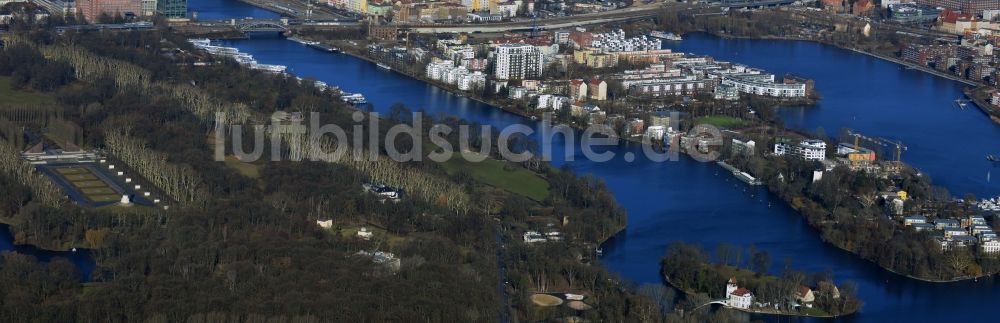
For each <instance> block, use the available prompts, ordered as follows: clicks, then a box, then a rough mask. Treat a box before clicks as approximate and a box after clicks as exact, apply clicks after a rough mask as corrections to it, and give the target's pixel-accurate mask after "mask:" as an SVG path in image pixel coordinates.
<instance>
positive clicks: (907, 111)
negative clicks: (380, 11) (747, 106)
mask: <svg viewBox="0 0 1000 323" xmlns="http://www.w3.org/2000/svg"><path fill="white" fill-rule="evenodd" d="M199 1H220V0H196V1H192V2H191V4H190V5H191V7H192V8H197V7H198V6H199V3H198V2H199ZM222 1H231V2H232V3H233V4H232V5H233V6H238V5H242V4H240V3H238V2H235V1H233V0H222ZM192 10H194V9H192ZM223 44H224V45H226V46H234V47H238V48H240V49H241V50H243V51H244V52H248V53H250V54H252V55H254V57H255V58H256V59H257V60H258V61H260V62H261V63H266V64H282V65H287V66H288V67H289V71H290V72H292V73H295V74H296V75H298V76H302V77H313V78H315V79H318V80H321V81H324V82H327V83H329V84H331V85H337V86H340V87H341V88H343V89H344V90H345V91H349V92H360V93H363V94H364V95H365V96H366V97H367V98H368V101H369V102H370V103H372V104H373V105H374V107H375V110H376V111H378V112H381V113H387V112H388V108H389V106H390V105H392V104H395V103H403V104H405V105H406V106H407V107H409V108H411V109H412V110H419V109H423V110H425V111H427V112H428V113H432V114H446V115H456V116H460V117H462V118H465V119H467V120H472V121H477V122H481V123H483V124H490V125H494V126H497V127H503V126H506V125H511V124H526V125H528V126H530V127H532V128H534V129H538V126H539V124H538V123H537V122H534V121H530V120H526V119H524V118H521V117H518V116H515V115H512V114H508V113H505V112H502V111H500V110H498V109H496V108H493V107H490V106H487V105H483V104H480V103H477V102H475V101H473V100H469V99H467V98H464V97H459V96H455V95H452V94H450V93H449V92H447V91H444V90H441V89H438V88H436V87H434V86H430V85H427V84H425V83H423V82H420V81H417V80H413V79H410V78H408V77H405V76H403V75H401V74H397V73H394V72H391V71H386V70H382V69H379V68H378V67H376V66H375V65H374V64H371V63H368V62H365V61H362V60H359V59H356V58H353V57H350V56H347V55H342V54H330V53H325V52H321V51H318V50H314V49H312V48H308V47H305V46H303V45H300V44H298V43H294V42H291V41H287V40H284V39H282V38H280V37H279V36H277V35H254V36H253V37H252V38H251V39H249V40H239V41H226V42H223ZM671 46H673V47H675V48H676V49H677V50H681V51H686V52H694V53H699V54H708V55H713V56H715V57H716V58H718V59H722V60H733V61H737V62H741V63H746V64H749V65H752V66H756V67H762V68H766V69H768V70H770V71H773V72H777V73H783V72H793V73H795V74H798V75H802V76H806V77H809V78H813V79H815V80H816V84H817V88H818V89H819V90H820V92H821V93H822V94H823V95H824V99H823V101H822V104H820V105H819V106H817V107H810V108H790V109H785V110H783V112H782V115H783V117H784V118H785V120H786V122H787V123H788V124H789V125H794V126H798V127H802V128H806V129H812V130H815V129H816V128H818V127H823V128H824V129H826V132H827V133H828V134H831V135H835V134H836V132H837V130H838V129H840V128H841V127H851V128H853V129H855V130H857V131H859V132H862V133H866V134H869V133H871V135H872V136H882V137H886V138H890V139H900V140H903V141H904V142H905V143H906V145H907V146H908V147H909V149H908V150H907V151H906V152H904V154H903V158H904V160H905V161H907V162H909V163H911V164H913V165H915V166H916V167H918V168H920V169H922V170H924V171H926V172H927V173H929V174H930V175H931V176H933V177H934V178H935V179H936V182H937V183H938V184H942V185H945V186H946V187H948V188H949V189H950V190H951V191H952V194H954V195H960V194H963V193H964V192H973V193H975V194H977V195H980V196H984V195H996V194H997V193H998V192H1000V189H998V187H997V186H996V184H992V183H990V182H987V181H986V180H985V178H986V172H988V171H989V170H990V165H988V164H987V163H985V160H984V158H983V157H984V156H985V154H986V153H988V152H989V151H990V150H991V149H993V148H994V147H993V145H994V144H993V143H992V141H991V140H990V139H991V138H996V135H997V134H998V133H997V132H998V131H1000V127H997V126H995V125H993V124H991V123H990V121H989V120H988V118H986V117H985V116H984V115H982V114H981V113H980V112H979V111H977V110H974V109H967V110H960V109H958V108H957V107H955V106H954V105H953V104H952V101H953V100H955V99H957V98H958V97H959V96H960V95H961V93H960V90H961V88H962V86H961V84H958V83H955V82H952V81H948V80H944V79H940V78H937V77H933V76H930V75H925V74H922V73H918V72H914V71H909V70H903V69H900V68H898V67H897V66H896V65H894V64H892V63H889V62H884V61H880V60H878V59H875V58H871V57H868V56H865V55H862V54H857V53H853V52H850V51H845V50H840V49H836V48H832V47H828V46H824V45H819V44H814V43H808V42H785V41H757V40H728V39H720V38H716V37H713V36H709V35H687V36H686V37H685V40H684V41H683V42H680V43H678V44H675V45H671ZM574 139H577V141H578V138H574ZM560 145H573V144H570V143H566V142H565V141H564V140H563V138H561V137H557V138H556V140H555V141H554V146H555V147H560ZM604 150H605V151H610V152H613V153H615V154H616V156H617V157H616V158H615V159H613V160H611V161H608V162H603V163H599V162H592V161H587V160H586V159H585V158H583V156H582V154H580V153H577V154H576V155H574V157H575V160H573V161H566V157H567V156H565V155H563V154H561V152H562V150H561V149H559V148H556V149H554V156H553V157H554V159H555V160H554V163H555V164H557V165H559V164H563V163H568V164H569V165H570V166H571V167H572V168H573V169H574V170H575V171H577V172H578V173H580V174H586V173H590V174H594V175H595V176H597V177H599V178H601V179H603V180H604V181H605V182H606V183H607V184H608V186H609V187H610V188H611V190H612V191H613V192H614V193H615V196H616V198H617V199H618V201H619V202H620V203H621V205H622V206H623V207H625V208H626V210H627V211H628V214H629V223H628V228H627V229H626V230H625V231H624V232H623V233H622V234H620V235H619V236H618V237H616V238H615V239H613V240H612V241H610V242H609V243H608V244H607V245H606V246H605V248H604V249H605V255H604V256H603V257H602V259H601V260H602V263H603V265H605V266H607V268H609V269H610V270H612V271H614V272H616V273H618V274H620V275H621V276H622V277H623V278H625V279H628V280H630V281H634V282H637V283H661V279H660V277H659V276H658V275H657V272H658V269H659V266H658V263H659V259H660V257H662V255H663V254H664V251H665V250H666V246H667V245H668V244H669V243H671V242H673V241H686V242H689V243H701V244H703V245H705V246H706V248H707V249H709V250H712V249H714V247H715V246H716V245H717V244H720V243H729V244H735V245H741V246H744V247H745V246H748V245H754V246H756V247H757V248H758V249H764V250H767V251H768V252H769V253H770V255H771V257H772V259H774V261H773V263H774V265H773V268H772V270H774V271H778V270H780V269H779V268H780V267H781V264H782V261H783V259H785V258H788V259H791V260H792V267H794V268H795V269H797V270H804V271H824V270H826V269H830V270H831V271H832V272H833V275H834V279H835V280H836V281H838V282H842V281H844V280H852V281H854V282H856V283H857V285H858V293H859V296H860V297H862V298H863V299H864V301H865V303H866V305H865V307H864V308H863V309H862V312H861V313H860V314H858V315H855V316H851V317H848V318H844V319H843V320H847V321H864V322H884V321H890V320H910V321H957V320H973V321H982V320H984V318H987V317H991V316H993V315H995V314H994V313H992V311H991V310H990V308H989V306H988V305H986V304H989V303H990V302H991V301H995V300H997V299H1000V284H998V282H997V281H996V279H994V278H988V279H980V280H978V281H967V282H957V283H947V284H934V283H924V282H920V281H915V280H912V279H907V278H904V277H900V276H898V275H895V274H892V273H889V272H887V271H885V270H882V269H881V268H879V267H877V266H875V265H873V264H871V263H869V262H866V261H864V260H861V259H860V258H858V257H856V256H853V255H851V254H849V253H847V252H844V251H841V250H839V249H837V248H835V247H833V246H830V245H828V244H825V243H823V242H822V241H821V240H820V239H819V237H818V234H817V232H815V231H814V230H812V229H811V228H809V227H808V226H807V225H806V224H805V222H804V220H803V219H802V217H801V216H800V215H798V214H796V213H795V212H793V211H792V210H790V209H789V208H788V207H787V206H785V204H784V203H783V202H781V201H780V200H778V199H776V198H775V197H773V196H771V195H770V194H768V193H767V192H766V191H765V190H764V189H762V188H755V187H748V186H746V185H744V184H742V183H741V182H738V181H737V180H736V179H734V178H732V176H730V175H728V174H725V173H724V172H723V171H721V168H719V167H718V166H715V165H713V164H705V163H700V162H697V161H694V160H692V159H690V158H686V157H682V158H680V160H678V161H674V162H663V163H658V162H651V161H648V160H646V159H644V158H636V159H635V161H632V162H628V161H626V160H625V158H622V156H624V155H625V154H627V153H633V154H640V153H641V149H640V148H639V147H637V146H636V145H630V144H623V145H620V146H614V147H610V148H606V149H604ZM721 287H722V282H720V288H721ZM804 320H805V319H804Z"/></svg>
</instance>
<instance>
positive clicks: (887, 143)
mask: <svg viewBox="0 0 1000 323" xmlns="http://www.w3.org/2000/svg"><path fill="white" fill-rule="evenodd" d="M878 140H879V141H880V142H881V143H882V146H883V147H891V146H895V147H896V149H895V154H894V155H893V162H894V164H895V166H896V170H900V169H902V166H903V162H902V160H901V159H902V156H903V151H904V150H907V147H906V145H904V144H903V142H902V141H899V140H889V139H885V138H878Z"/></svg>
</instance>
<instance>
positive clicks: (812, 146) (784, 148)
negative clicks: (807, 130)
mask: <svg viewBox="0 0 1000 323" xmlns="http://www.w3.org/2000/svg"><path fill="white" fill-rule="evenodd" d="M774 154H775V155H778V156H782V155H785V154H791V155H793V156H798V157H801V158H802V159H804V160H810V161H824V160H826V142H824V141H822V140H817V139H809V140H803V141H801V142H799V144H798V145H795V146H792V145H789V144H788V143H784V142H779V143H776V144H774Z"/></svg>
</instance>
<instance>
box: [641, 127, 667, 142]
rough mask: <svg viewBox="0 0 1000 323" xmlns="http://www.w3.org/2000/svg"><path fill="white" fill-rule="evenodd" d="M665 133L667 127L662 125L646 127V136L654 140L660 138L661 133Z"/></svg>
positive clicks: (661, 136) (661, 137)
mask: <svg viewBox="0 0 1000 323" xmlns="http://www.w3.org/2000/svg"><path fill="white" fill-rule="evenodd" d="M666 133H667V127H664V126H649V128H646V137H649V138H650V139H655V140H662V139H663V135H665V134H666Z"/></svg>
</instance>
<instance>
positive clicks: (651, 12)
mask: <svg viewBox="0 0 1000 323" xmlns="http://www.w3.org/2000/svg"><path fill="white" fill-rule="evenodd" d="M692 6H693V5H692ZM664 7H665V6H664V5H661V4H649V5H638V6H632V7H628V8H624V9H618V10H611V11H604V12H595V13H588V14H580V15H573V16H569V17H559V18H550V19H544V20H538V27H539V28H541V29H559V28H568V27H578V26H585V25H594V24H603V23H609V22H620V21H628V20H634V19H646V18H651V17H655V16H656V15H658V14H659V13H660V12H661V11H662V10H663V8H664ZM532 26H533V22H532V21H530V20H529V21H519V22H502V23H490V24H461V25H428V24H425V25H420V24H399V27H401V28H410V29H411V30H412V31H414V32H418V33H460V32H477V31H478V32H503V31H510V30H527V29H531V28H532Z"/></svg>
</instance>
